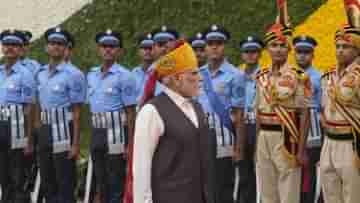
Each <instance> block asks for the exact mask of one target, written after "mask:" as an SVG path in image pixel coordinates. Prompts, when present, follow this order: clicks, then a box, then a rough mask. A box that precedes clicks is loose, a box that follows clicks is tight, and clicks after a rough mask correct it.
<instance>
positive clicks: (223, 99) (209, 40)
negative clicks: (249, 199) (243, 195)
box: [198, 25, 245, 203]
mask: <svg viewBox="0 0 360 203" xmlns="http://www.w3.org/2000/svg"><path fill="white" fill-rule="evenodd" d="M204 37H205V39H206V54H207V58H208V64H206V65H205V66H203V67H201V68H200V73H201V75H202V77H203V83H202V90H201V94H200V96H199V98H198V101H199V103H200V104H201V105H202V107H203V109H204V111H205V112H206V113H207V120H208V124H209V127H210V129H211V132H212V133H211V135H210V136H215V137H216V142H217V143H214V144H216V145H217V152H216V163H215V168H216V174H215V176H216V180H215V181H216V183H215V185H216V196H217V202H222V203H230V202H231V203H232V202H233V201H234V200H233V193H234V177H235V169H234V163H236V164H240V165H241V164H242V163H244V162H241V160H244V159H245V157H242V156H244V154H243V153H241V152H240V150H241V149H243V148H241V147H242V146H240V144H242V142H243V141H244V138H243V136H245V135H244V134H243V122H242V116H243V108H244V102H245V101H244V96H245V90H244V81H245V80H244V77H245V76H244V73H243V72H241V71H240V70H238V69H237V68H235V67H234V66H233V65H232V64H230V63H229V62H228V61H227V59H226V58H225V55H224V49H225V44H226V42H227V41H228V40H229V39H230V33H229V32H228V31H227V30H226V29H225V28H223V27H221V26H218V25H212V26H210V27H209V28H208V29H207V30H206V31H205V32H204ZM231 118H232V119H231ZM235 135H236V136H235ZM214 153H215V152H214ZM214 156H215V155H214Z"/></svg>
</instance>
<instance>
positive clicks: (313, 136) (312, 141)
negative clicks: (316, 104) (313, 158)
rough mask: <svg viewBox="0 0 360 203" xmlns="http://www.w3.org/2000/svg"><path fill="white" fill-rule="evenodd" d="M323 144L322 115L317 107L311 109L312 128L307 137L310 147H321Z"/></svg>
mask: <svg viewBox="0 0 360 203" xmlns="http://www.w3.org/2000/svg"><path fill="white" fill-rule="evenodd" d="M320 145H321V129H320V117H319V114H318V112H317V111H316V109H314V108H311V109H310V129H309V136H308V139H307V146H308V147H310V148H311V147H320Z"/></svg>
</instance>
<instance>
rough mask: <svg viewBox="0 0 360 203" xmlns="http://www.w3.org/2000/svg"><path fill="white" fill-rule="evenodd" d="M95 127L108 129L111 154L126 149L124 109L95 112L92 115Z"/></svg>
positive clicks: (122, 151)
mask: <svg viewBox="0 0 360 203" xmlns="http://www.w3.org/2000/svg"><path fill="white" fill-rule="evenodd" d="M91 120H92V125H93V127H94V128H98V129H106V131H107V133H106V134H107V143H108V148H109V154H119V153H124V151H125V138H126V136H127V135H126V131H125V128H126V126H127V120H126V113H125V112H124V111H113V112H101V113H93V114H92V116H91Z"/></svg>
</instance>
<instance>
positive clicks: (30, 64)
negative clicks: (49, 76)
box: [21, 58, 41, 77]
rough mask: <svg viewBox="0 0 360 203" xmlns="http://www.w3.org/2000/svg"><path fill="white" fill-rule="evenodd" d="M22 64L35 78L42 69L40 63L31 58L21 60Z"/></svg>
mask: <svg viewBox="0 0 360 203" xmlns="http://www.w3.org/2000/svg"><path fill="white" fill-rule="evenodd" d="M21 64H22V65H24V66H25V67H26V68H27V69H28V70H29V71H30V72H31V73H32V74H33V75H34V77H35V76H36V74H37V73H38V72H39V70H40V68H41V64H40V63H39V62H37V61H35V60H33V59H30V58H24V59H23V60H21Z"/></svg>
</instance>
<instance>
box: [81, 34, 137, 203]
mask: <svg viewBox="0 0 360 203" xmlns="http://www.w3.org/2000/svg"><path fill="white" fill-rule="evenodd" d="M96 43H97V44H98V48H97V49H98V52H99V55H100V56H101V58H102V61H103V64H102V65H101V66H98V67H95V68H92V69H91V71H90V72H89V73H88V75H87V81H88V93H87V94H88V96H87V98H88V99H87V100H88V103H89V104H90V111H91V114H92V115H91V123H92V128H93V132H92V139H91V157H92V160H93V163H94V173H95V178H96V183H97V186H96V191H97V192H98V193H99V192H100V194H101V196H102V198H101V200H102V202H104V203H115V202H116V203H118V202H120V201H121V198H122V196H123V192H124V185H125V176H126V153H127V143H129V142H131V143H132V137H133V128H134V122H135V121H134V120H135V107H136V91H135V88H136V82H135V79H134V78H133V76H132V74H131V72H129V71H128V70H127V69H125V68H124V67H122V66H121V65H119V64H117V63H116V60H117V59H118V57H119V55H120V54H121V52H122V47H123V42H122V37H121V34H120V33H118V32H116V31H112V30H110V29H109V30H107V31H105V32H100V33H98V34H97V35H96Z"/></svg>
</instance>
